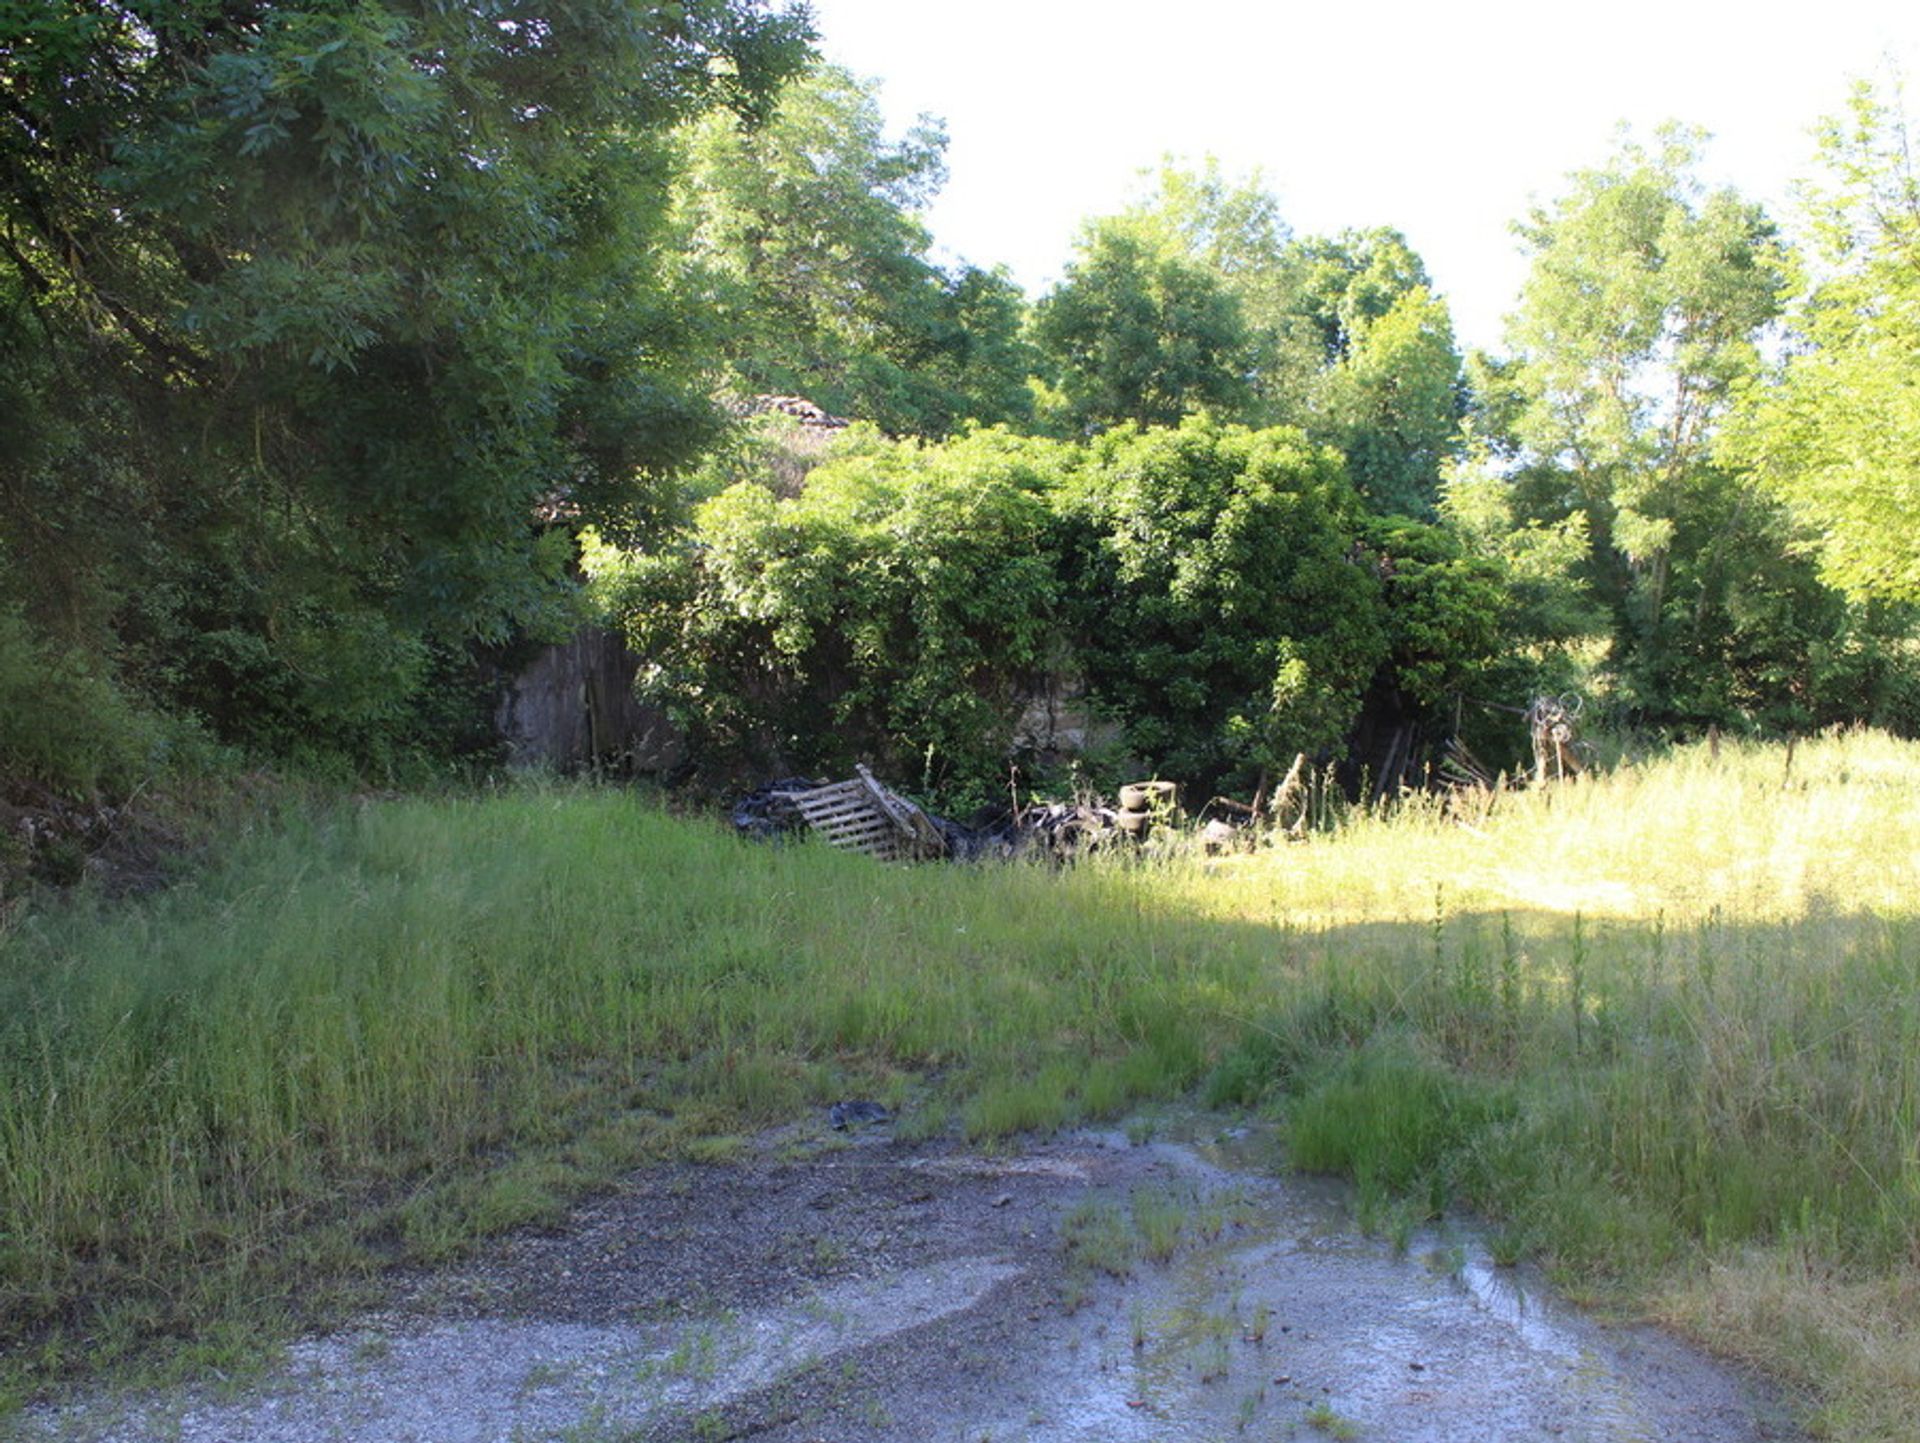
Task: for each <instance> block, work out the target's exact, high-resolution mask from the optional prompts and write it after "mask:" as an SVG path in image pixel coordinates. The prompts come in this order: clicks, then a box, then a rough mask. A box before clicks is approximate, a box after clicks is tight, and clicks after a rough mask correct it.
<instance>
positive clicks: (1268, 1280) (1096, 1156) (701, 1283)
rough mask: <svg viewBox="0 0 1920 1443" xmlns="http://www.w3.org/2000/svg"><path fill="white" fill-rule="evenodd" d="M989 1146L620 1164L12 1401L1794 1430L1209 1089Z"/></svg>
mask: <svg viewBox="0 0 1920 1443" xmlns="http://www.w3.org/2000/svg"><path fill="white" fill-rule="evenodd" d="M1174 1131H1177V1133H1178V1136H1169V1135H1168V1129H1166V1128H1165V1127H1164V1126H1163V1127H1162V1128H1161V1129H1160V1135H1159V1136H1158V1137H1148V1136H1147V1135H1146V1134H1147V1128H1146V1126H1145V1125H1144V1124H1142V1125H1136V1126H1134V1127H1132V1128H1130V1129H1129V1130H1128V1131H1127V1132H1115V1133H1104V1132H1088V1133H1076V1134H1071V1135H1066V1136H1062V1137H1059V1138H1056V1139H1052V1140H1049V1141H1045V1142H1035V1143H1032V1144H1030V1145H1027V1146H1024V1147H1019V1148H1017V1149H1010V1150H1007V1151H1004V1152H981V1151H976V1150H971V1149H968V1148H965V1147H963V1146H962V1145H960V1144H959V1143H957V1142H955V1141H952V1140H943V1141H934V1142H926V1143H914V1144H908V1143H904V1142H896V1141H895V1140H894V1139H893V1138H892V1137H891V1135H890V1133H889V1131H888V1129H887V1128H886V1127H885V1126H879V1127H876V1128H872V1129H869V1130H867V1131H866V1132H864V1133H861V1134H859V1135H851V1136H843V1135H842V1134H839V1133H835V1132H833V1131H831V1130H830V1129H829V1128H828V1127H827V1126H826V1121H825V1119H824V1117H823V1118H821V1119H818V1120H814V1121H809V1122H807V1123H803V1124H799V1125H796V1126H794V1127H792V1128H788V1129H783V1130H781V1131H779V1132H776V1133H773V1134H769V1135H768V1136H766V1137H764V1138H761V1139H759V1140H757V1142H756V1144H755V1145H754V1147H753V1148H752V1149H750V1150H749V1152H748V1154H747V1155H746V1156H745V1157H744V1158H743V1159H741V1160H739V1161H736V1162H731V1163H727V1164H716V1165H712V1166H694V1165H675V1166H665V1167H653V1168H648V1169H645V1170H643V1171H640V1172H637V1173H635V1174H634V1175H632V1176H631V1177H630V1178H628V1179H627V1180H626V1182H625V1183H624V1184H623V1185H622V1186H621V1187H619V1188H618V1189H617V1190H616V1191H614V1192H612V1193H610V1194H608V1195H606V1196H603V1197H601V1198H599V1199H597V1200H596V1201H594V1202H592V1203H591V1204H589V1205H587V1206H586V1207H584V1208H582V1209H581V1210H579V1211H578V1212H577V1213H576V1214H575V1215H574V1217H573V1218H572V1219H571V1220H570V1222H569V1223H568V1225H567V1226H566V1227H565V1228H564V1229H562V1230H559V1231H556V1232H552V1233H547V1234H525V1235H520V1236H516V1237H513V1238H509V1239H507V1240H505V1241H504V1242H502V1243H501V1244H499V1245H498V1246H496V1247H494V1248H493V1249H491V1250H490V1251H489V1253H488V1254H487V1255H486V1256H485V1257H484V1258H482V1259H480V1260H478V1261H476V1262H473V1263H470V1264H467V1265H464V1266H461V1267H458V1268H455V1269H452V1270H447V1271H442V1272H437V1273H432V1274H426V1275H421V1276H417V1277H412V1278H409V1279H405V1280H402V1281H401V1282H400V1283H399V1284H398V1285H397V1287H396V1292H395V1296H394V1298H393V1300H392V1303H391V1305H390V1306H389V1307H387V1308H385V1309H383V1310H382V1311H381V1312H379V1313H377V1314H371V1315H368V1316H366V1317H364V1318H362V1319H360V1320H359V1321H358V1323H357V1324H356V1326H355V1327H353V1328H352V1329H350V1330H347V1331H344V1332H342V1333H338V1334H335V1335H332V1336H328V1337H324V1338H317V1339H312V1340H308V1341H306V1342H302V1343H299V1344H296V1345H295V1346H294V1347H293V1348H292V1349H291V1350H290V1352H289V1356H288V1358H287V1360H286V1362H285V1364H284V1365H283V1366H282V1367H280V1368H278V1369H277V1370H276V1371H275V1372H274V1374H273V1375H272V1376H271V1377H270V1378H269V1379H268V1380H267V1381H265V1382H262V1383H258V1384H252V1385H249V1386H247V1387H246V1388H245V1389H243V1390H240V1391H238V1392H237V1393H236V1392H233V1391H231V1390H228V1391H225V1392H215V1391H211V1390H206V1389H200V1390H183V1391H180V1392H177V1393H173V1394H169V1395H165V1396H150V1395H143V1396H119V1397H106V1396H101V1397H94V1398H91V1399H88V1400H85V1401H83V1402H80V1403H77V1404H72V1405H69V1406H67V1407H64V1408H61V1409H59V1410H47V1411H42V1412H40V1413H37V1414H31V1415H29V1416H28V1417H27V1418H26V1419H25V1421H24V1427H25V1433H24V1436H25V1437H26V1438H28V1439H32V1440H35V1443H40V1440H56V1439H57V1440H61V1443H148V1440H179V1443H241V1440H245V1443H614V1440H634V1439H644V1440H655V1439H658V1440H667V1443H670V1440H679V1439H687V1440H696V1443H699V1440H706V1443H711V1440H720V1439H744V1438H751V1439H756V1440H766V1443H815V1440H818V1443H865V1440H895V1439H899V1440H921V1439H925V1440H935V1439H938V1440H953V1443H990V1440H1011V1439H1023V1440H1039V1443H1051V1440H1070V1439H1072V1440H1094V1439H1099V1440H1156V1443H1157V1440H1185V1439H1195V1440H1198V1439H1208V1440H1227V1439H1232V1438H1235V1437H1239V1436H1245V1437H1248V1438H1256V1439H1296V1438H1297V1439H1302V1440H1306V1439H1321V1438H1359V1439H1378V1440H1392V1443H1480V1440H1508V1439H1513V1440H1519V1439H1529V1440H1531V1439H1564V1440H1576V1443H1578V1440H1587V1443H1602V1440H1604V1443H1625V1440H1646V1443H1749V1440H1759V1439H1789V1438H1794V1437H1797V1436H1798V1435H1796V1434H1795V1433H1793V1432H1792V1431H1791V1429H1790V1428H1788V1427H1787V1426H1786V1424H1785V1423H1784V1422H1783V1421H1782V1414H1781V1411H1780V1409H1779V1408H1778V1407H1777V1406H1776V1405H1775V1404H1773V1403H1771V1402H1769V1401H1768V1399H1767V1398H1766V1397H1765V1395H1764V1394H1763V1392H1762V1391H1761V1390H1760V1389H1758V1388H1757V1387H1755V1386H1754V1385H1753V1384H1752V1382H1751V1381H1750V1380H1747V1379H1744V1378H1742V1377H1740V1376H1739V1375H1737V1374H1735V1373H1733V1372H1731V1371H1729V1370H1726V1369H1723V1368H1720V1367H1717V1366H1715V1365H1714V1364H1713V1363H1711V1362H1710V1361H1709V1360H1707V1359H1705V1358H1703V1357H1702V1356H1700V1355H1699V1354H1697V1353H1695V1352H1694V1351H1692V1350H1690V1349H1688V1348H1687V1347H1685V1346H1683V1345H1682V1344H1680V1343H1679V1342H1677V1341H1676V1340H1674V1339H1672V1338H1670V1337H1667V1336H1665V1335H1663V1334H1661V1333H1658V1332H1656V1331H1654V1330H1651V1329H1647V1328H1640V1327H1623V1326H1604V1325H1602V1324H1600V1323H1599V1322H1596V1321H1594V1320H1592V1319H1590V1318H1587V1317H1585V1316H1582V1315H1581V1314H1580V1313H1579V1312H1578V1311H1577V1310H1575V1309H1573V1308H1572V1307H1570V1306H1569V1305H1567V1304H1564V1303H1562V1302H1559V1301H1557V1300H1555V1299H1554V1298H1553V1297H1552V1296H1551V1295H1550V1293H1549V1292H1548V1291H1547V1290H1546V1289H1545V1288H1544V1287H1542V1286H1541V1285H1540V1283H1539V1281H1538V1280H1537V1279H1535V1278H1533V1277H1532V1276H1531V1275H1530V1274H1528V1273H1527V1272H1526V1271H1525V1270H1514V1269H1503V1268H1497V1267H1495V1266H1493V1265H1492V1263H1491V1262H1490V1261H1489V1259H1488V1257H1487V1254H1486V1251H1485V1248H1484V1246H1483V1245H1482V1244H1481V1242H1480V1241H1479V1240H1478V1238H1477V1237H1476V1235H1475V1233H1474V1231H1473V1230H1472V1229H1471V1227H1469V1226H1464V1225H1449V1226H1446V1227H1442V1228H1439V1229H1436V1230H1435V1231H1433V1232H1430V1233H1428V1234H1424V1235H1421V1236H1418V1237H1416V1238H1414V1239H1413V1241H1412V1243H1411V1245H1410V1246H1409V1247H1408V1248H1407V1249H1406V1250H1405V1251H1404V1252H1403V1253H1396V1252H1395V1251H1394V1250H1393V1249H1392V1248H1391V1247H1390V1246H1389V1245H1388V1244H1387V1243H1386V1242H1384V1241H1380V1240H1373V1239H1366V1238H1362V1237H1360V1236H1358V1235H1357V1234H1356V1233H1355V1232H1354V1231H1353V1229H1352V1227H1351V1225H1350V1223H1349V1221H1348V1218H1347V1209H1346V1205H1345V1202H1344V1199H1343V1195H1342V1194H1341V1192H1340V1190H1339V1189H1337V1188H1335V1187H1333V1186H1331V1185H1328V1184H1322V1183H1318V1182H1315V1181H1314V1180H1311V1179H1299V1178H1289V1177H1282V1176H1279V1175H1278V1174H1277V1173H1276V1171H1275V1170H1274V1168H1273V1167H1272V1165H1271V1164H1272V1161H1273V1157H1274V1154H1273V1152H1272V1145H1271V1141H1270V1139H1267V1138H1265V1137H1263V1135H1261V1134H1260V1133H1258V1132H1250V1131H1247V1130H1245V1129H1243V1128H1240V1127H1237V1126H1231V1125H1229V1124H1226V1123H1224V1122H1221V1121H1220V1120H1217V1119H1216V1120H1211V1121H1209V1120H1204V1119H1202V1120H1189V1121H1188V1122H1187V1123H1186V1124H1183V1125H1182V1126H1180V1127H1179V1128H1178V1129H1175V1130H1174Z"/></svg>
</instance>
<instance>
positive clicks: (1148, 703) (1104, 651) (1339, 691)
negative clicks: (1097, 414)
mask: <svg viewBox="0 0 1920 1443" xmlns="http://www.w3.org/2000/svg"><path fill="white" fill-rule="evenodd" d="M1061 510H1062V515H1063V519H1064V523H1065V527H1066V537H1067V540H1066V545H1065V557H1066V566H1067V587H1068V590H1069V593H1070V595H1071V597H1072V616H1073V622H1074V644H1075V649H1076V651H1077V653H1078V655H1079V657H1080V659H1081V663H1082V665H1083V666H1084V668H1085V672H1086V676H1087V680H1088V683H1089V685H1090V688H1091V690H1092V693H1093V696H1094V697H1095V699H1096V701H1097V702H1098V703H1099V704H1100V705H1101V706H1102V707H1104V708H1105V709H1107V710H1108V711H1110V712H1111V713H1112V715H1114V716H1115V717H1117V718H1118V719H1119V720H1120V721H1121V722H1122V723H1123V724H1124V726H1125V728H1126V733H1127V737H1128V739H1129V741H1130V742H1131V744H1132V745H1133V747H1134V749H1135V750H1136V751H1138V752H1139V753H1140V755H1141V756H1143V757H1145V758H1147V759H1149V760H1150V761H1151V762H1152V764H1153V765H1155V766H1157V767H1158V768H1160V769H1161V770H1163V771H1164V772H1166V773H1167V774H1168V775H1170V776H1177V777H1180V778H1183V779H1187V780H1192V781H1196V782H1201V783H1205V784H1211V783H1213V782H1216V781H1219V780H1221V779H1223V778H1226V777H1228V776H1234V775H1238V776H1242V777H1246V778H1251V776H1252V775H1253V774H1254V773H1255V772H1257V771H1258V770H1259V769H1261V768H1263V767H1264V768H1271V767H1274V766H1276V765H1278V766H1282V767H1284V766H1285V764H1286V762H1287V760H1289V759H1290V758H1291V757H1292V756H1293V754H1294V753H1295V752H1297V751H1307V752H1315V751H1320V750H1323V749H1326V748H1331V747H1333V746H1335V745H1336V744H1337V743H1338V742H1339V740H1340V738H1341V737H1342V736H1343V735H1344V734H1345V732H1346V730H1347V728H1348V727H1349V726H1350V725H1351V724H1352V722H1353V718H1354V715H1355V712H1356V710H1357V709H1358V706H1359V703H1360V697H1361V693H1362V690H1363V689H1364V688H1365V686H1366V685H1367V682H1368V681H1369V679H1370V678H1371V677H1372V676H1373V674H1374V672H1375V669H1376V668H1377V667H1378V666H1379V665H1380V663H1381V662H1382V660H1383V659H1384V658H1385V656H1386V653H1387V646H1388V637H1387V632H1386V629H1385V625H1384V619H1383V613H1382V605H1381V587H1380V582H1379V578H1378V576H1377V574H1376V570H1375V568H1374V567H1373V566H1372V565H1371V564H1369V561H1370V558H1369V556H1368V554H1367V552H1366V549H1365V547H1364V546H1362V545H1360V544H1359V538H1360V533H1361V528H1362V511H1361V506H1360V502H1359V498H1358V497H1357V496H1356V495H1355V493H1354V491H1353V488H1352V486H1351V485H1349V484H1348V482H1347V478H1346V473H1345V471H1344V468H1343V467H1342V464H1341V461H1340V458H1339V457H1338V455H1336V454H1335V453H1334V452H1332V451H1327V450H1323V449H1319V448H1316V447H1313V446H1310V445H1309V444H1308V443H1307V441H1306V438H1305V437H1303V436H1302V435H1301V434H1300V433H1299V432H1297V431H1294V430H1291V429H1288V428H1284V427H1282V428H1275V429H1271V430H1265V431H1249V430H1246V429H1244V428H1242V427H1237V426H1222V425H1220V424H1218V423H1216V422H1213V421H1210V420H1206V419H1201V418H1192V419H1189V420H1187V421H1185V422H1183V423H1182V424H1181V425H1180V426H1179V427H1177V428H1172V429H1155V430H1144V431H1142V430H1122V431H1116V432H1110V433H1109V434H1107V435H1106V436H1103V437H1101V438H1099V439H1098V440H1097V441H1095V442H1094V443H1092V446H1091V449H1090V454H1089V456H1088V458H1087V461H1086V463H1085V464H1084V465H1083V466H1082V467H1081V468H1079V469H1078V471H1077V472H1076V473H1075V475H1074V478H1073V480H1072V481H1071V482H1070V484H1069V486H1068V487H1067V489H1066V491H1065V493H1064V494H1063V496H1062V502H1061Z"/></svg>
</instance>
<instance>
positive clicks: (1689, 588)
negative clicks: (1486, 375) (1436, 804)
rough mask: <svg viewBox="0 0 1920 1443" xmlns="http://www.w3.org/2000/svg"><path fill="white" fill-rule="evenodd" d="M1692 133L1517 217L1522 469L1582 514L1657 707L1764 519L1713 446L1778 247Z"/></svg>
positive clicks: (1758, 329) (1723, 611)
mask: <svg viewBox="0 0 1920 1443" xmlns="http://www.w3.org/2000/svg"><path fill="white" fill-rule="evenodd" d="M1697 144H1698V137H1697V136H1694V135H1691V134H1688V133H1686V132H1683V131H1680V130H1678V129H1673V128H1669V129H1667V130H1664V131H1662V132H1661V135H1660V140H1659V145H1658V148H1657V149H1655V150H1647V149H1644V148H1642V147H1640V146H1638V145H1636V144H1633V143H1630V142H1629V143H1625V144H1623V145H1622V147H1621V149H1620V151H1619V153H1618V154H1617V155H1616V156H1615V157H1614V159H1613V160H1612V161H1611V162H1610V163H1609V164H1608V165H1607V166H1605V167H1604V168H1602V169H1599V170H1591V171H1583V172H1579V173H1577V174H1575V175H1574V176H1573V178H1572V185H1571V187H1570V189H1569V191H1568V193H1567V194H1566V195H1565V196H1563V197H1562V198H1561V199H1560V200H1559V201H1558V202H1556V203H1555V204H1554V205H1553V206H1552V207H1550V208H1543V209H1540V210H1538V211H1536V212H1535V213H1534V215H1533V216H1532V218H1531V220H1530V221H1529V222H1527V223H1526V224H1524V225H1522V226H1520V227H1519V230H1520V233H1521V235H1522V236H1523V237H1524V239H1525V240H1526V242H1527V243H1528V245H1529V246H1530V247H1531V249H1532V251H1533V263H1532V268H1531V271H1530V273H1529V275H1528V279H1527V282H1526V287H1525V290H1524V292H1523V295H1522V302H1521V308H1520V310H1519V312H1518V313H1517V314H1516V316H1515V317H1514V319H1513V322H1512V324H1511V329H1510V333H1509V340H1510V342H1511V344H1512V345H1513V348H1514V351H1515V360H1516V362H1517V365H1516V366H1515V368H1514V370H1513V373H1512V381H1513V384H1514V385H1515V387H1516V389H1517V391H1518V393H1519V396H1518V399H1519V403H1520V404H1519V406H1518V408H1517V412H1516V414H1515V418H1514V432H1515V439H1516V441H1517V442H1518V445H1519V448H1520V453H1521V454H1520V462H1521V465H1522V466H1523V468H1533V469H1535V470H1536V471H1540V472H1544V473H1548V474H1550V475H1552V476H1555V477H1558V478H1560V479H1561V481H1562V482H1563V483H1564V485H1565V488H1566V490H1567V491H1568V493H1569V496H1570V499H1571V500H1572V502H1573V504H1574V505H1575V506H1577V507H1578V508H1579V509H1580V510H1582V511H1583V512H1584V513H1585V515H1586V518H1587V525H1588V530H1589V533H1590V535H1591V537H1592V539H1593V543H1594V546H1595V549H1596V560H1597V562H1598V567H1597V578H1596V579H1597V581H1598V583H1599V589H1600V592H1601V594H1602V595H1603V596H1605V597H1606V598H1607V600H1608V601H1609V602H1610V604H1612V605H1613V606H1614V607H1615V608H1616V612H1617V615H1618V618H1619V629H1620V631H1619V634H1620V639H1621V642H1622V643H1623V660H1625V661H1626V662H1627V664H1628V666H1629V669H1630V670H1632V669H1634V668H1638V669H1639V671H1640V672H1641V693H1642V699H1643V700H1646V701H1649V702H1650V703H1653V704H1655V705H1658V704H1659V699H1662V698H1664V697H1665V696H1666V695H1667V693H1668V692H1669V690H1670V688H1671V683H1672V678H1671V676H1669V675H1668V658H1666V657H1665V656H1664V655H1663V653H1664V652H1666V651H1669V650H1674V649H1677V650H1678V651H1679V652H1681V653H1685V652H1687V651H1690V650H1691V651H1693V652H1695V653H1696V654H1698V653H1699V650H1700V649H1699V648H1698V647H1697V646H1696V645H1695V643H1696V642H1697V641H1698V640H1699V638H1701V637H1703V636H1704V635H1705V634H1706V633H1708V632H1710V631H1713V630H1716V629H1719V628H1723V627H1725V626H1726V625H1727V624H1728V622H1729V619H1730V618H1729V612H1728V610H1727V603H1728V599H1729V592H1728V588H1729V587H1730V586H1733V585H1735V584H1736V583H1737V582H1738V581H1739V580H1740V578H1739V576H1738V574H1737V573H1735V572H1733V571H1731V570H1729V569H1728V568H1727V567H1726V566H1724V565H1722V564H1721V562H1720V560H1719V558H1721V557H1723V556H1724V555H1725V554H1726V549H1727V547H1728V546H1730V545H1733V544H1734V541H1735V537H1736V536H1740V537H1744V536H1745V534H1746V533H1747V532H1749V531H1753V530H1756V529H1757V530H1761V531H1765V530H1767V529H1768V528H1769V526H1770V519H1769V518H1768V517H1767V516H1766V515H1765V514H1764V508H1756V507H1755V506H1753V505H1751V504H1749V503H1750V497H1749V496H1748V492H1749V491H1750V488H1749V487H1748V486H1747V485H1746V483H1745V482H1744V481H1743V480H1742V478H1740V477H1739V476H1737V475H1734V474H1731V473H1729V472H1728V471H1727V470H1725V469H1724V468H1722V467H1719V466H1717V465H1716V464H1715V462H1714V458H1713V444H1714V436H1715V431H1716V428H1717V426H1718V425H1719V423H1720V421H1721V420H1722V418H1723V417H1724V416H1725V415H1726V413H1727V411H1728V409H1729V407H1730V406H1731V404H1732V401H1733V397H1734V394H1735V391H1736V388H1737V387H1738V386H1739V385H1740V384H1741V383H1742V382H1744V381H1746V380H1747V379H1749V378H1751V377H1752V376H1754V375H1755V374H1757V372H1758V370H1759V366H1760V351H1759V340H1760V337H1761V335H1762V334H1763V332H1764V330H1765V328H1766V326H1767V325H1768V323H1769V322H1770V321H1771V320H1772V319H1773V317H1774V315H1775V313H1776V310H1777V303H1776V300H1775V296H1776V292H1777V289H1778V286H1779V283H1780V278H1781V275H1782V268H1783V265H1784V255H1783V252H1782V248H1781V245H1780V242H1779V241H1778V239H1777V237H1776V235H1775V231H1774V227H1773V225H1772V223H1771V222H1770V221H1769V220H1768V219H1767V217H1766V216H1765V214H1764V213H1763V212H1762V211H1761V210H1760V208H1759V207H1758V206H1756V205H1753V204H1751V203H1750V202H1747V201H1745V200H1742V199H1741V198H1740V197H1739V196H1738V195H1736V194H1734V193H1733V192H1732V191H1730V190H1721V191H1716V192H1711V193H1709V192H1707V191H1706V190H1705V189H1704V188H1703V187H1702V186H1701V185H1700V184H1699V183H1698V182H1697V181H1695V180H1694V179H1693V176H1692V170H1693V167H1694V164H1695V161H1696V148H1697ZM1740 544H1742V545H1744V544H1745V542H1744V541H1742V542H1741V543H1740ZM1776 555H1777V552H1776ZM1676 629H1677V630H1678V632H1680V633H1691V634H1692V635H1691V636H1687V635H1676ZM1663 677H1664V678H1665V680H1661V678H1663Z"/></svg>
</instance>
